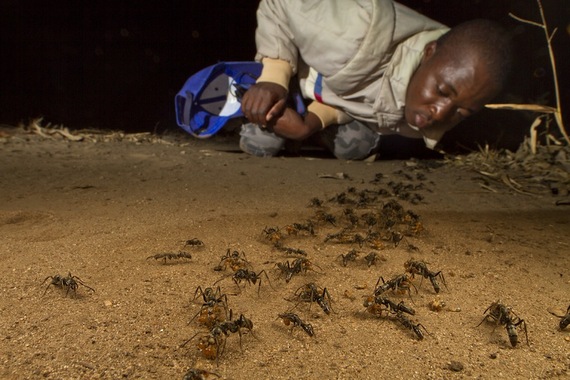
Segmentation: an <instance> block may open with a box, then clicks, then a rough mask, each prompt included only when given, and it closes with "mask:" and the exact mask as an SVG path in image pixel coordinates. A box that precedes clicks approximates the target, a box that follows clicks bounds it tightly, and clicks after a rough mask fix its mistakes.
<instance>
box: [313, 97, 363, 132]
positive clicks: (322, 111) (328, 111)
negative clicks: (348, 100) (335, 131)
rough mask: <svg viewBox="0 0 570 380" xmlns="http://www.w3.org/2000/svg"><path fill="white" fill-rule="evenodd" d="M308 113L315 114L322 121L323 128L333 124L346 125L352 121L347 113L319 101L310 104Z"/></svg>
mask: <svg viewBox="0 0 570 380" xmlns="http://www.w3.org/2000/svg"><path fill="white" fill-rule="evenodd" d="M307 111H309V112H312V113H314V114H315V115H316V116H317V117H318V118H319V120H321V123H322V124H323V128H325V127H328V126H329V125H332V124H346V123H348V122H350V121H352V118H351V117H350V116H348V115H347V114H346V113H344V112H342V111H340V110H338V109H336V108H334V107H331V106H328V105H326V104H323V103H319V102H317V101H314V102H312V103H311V104H309V106H308V107H307Z"/></svg>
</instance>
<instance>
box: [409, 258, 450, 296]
mask: <svg viewBox="0 0 570 380" xmlns="http://www.w3.org/2000/svg"><path fill="white" fill-rule="evenodd" d="M404 268H406V272H408V273H410V274H411V275H412V278H413V277H414V276H415V275H416V274H419V275H421V276H423V277H424V278H428V279H429V280H430V282H431V284H432V286H433V290H435V292H436V293H439V291H440V289H441V288H440V286H439V283H438V282H437V279H438V278H439V279H440V280H441V282H442V283H443V285H444V286H445V288H446V289H447V284H446V282H445V277H443V273H441V271H439V272H432V271H431V270H429V269H428V267H427V264H426V263H425V261H416V260H413V259H410V260H408V261H406V262H405V263H404ZM420 286H421V285H420Z"/></svg>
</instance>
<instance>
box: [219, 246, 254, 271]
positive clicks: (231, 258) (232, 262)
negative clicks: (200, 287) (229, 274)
mask: <svg viewBox="0 0 570 380" xmlns="http://www.w3.org/2000/svg"><path fill="white" fill-rule="evenodd" d="M248 266H250V264H249V261H247V259H246V258H245V252H241V253H240V252H238V251H232V250H231V249H229V248H228V250H227V251H226V254H225V255H224V256H222V257H221V259H220V263H219V264H218V265H217V266H216V267H214V270H215V271H223V270H225V269H227V268H228V267H230V269H231V270H233V271H234V272H235V271H237V270H239V269H243V268H246V267H248Z"/></svg>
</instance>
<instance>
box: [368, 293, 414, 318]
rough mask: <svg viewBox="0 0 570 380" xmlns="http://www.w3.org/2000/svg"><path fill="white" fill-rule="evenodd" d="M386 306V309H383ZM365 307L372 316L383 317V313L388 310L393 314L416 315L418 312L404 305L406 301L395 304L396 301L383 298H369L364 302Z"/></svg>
mask: <svg viewBox="0 0 570 380" xmlns="http://www.w3.org/2000/svg"><path fill="white" fill-rule="evenodd" d="M382 306H384V309H383V308H382ZM364 307H365V308H366V311H368V312H369V313H370V314H374V315H378V316H382V311H384V310H386V311H389V312H392V313H396V314H397V313H407V314H410V315H415V314H416V311H415V310H414V309H412V308H411V307H409V306H406V305H404V301H400V302H399V303H395V302H394V301H392V300H390V299H388V298H385V297H381V296H368V297H366V299H365V300H364Z"/></svg>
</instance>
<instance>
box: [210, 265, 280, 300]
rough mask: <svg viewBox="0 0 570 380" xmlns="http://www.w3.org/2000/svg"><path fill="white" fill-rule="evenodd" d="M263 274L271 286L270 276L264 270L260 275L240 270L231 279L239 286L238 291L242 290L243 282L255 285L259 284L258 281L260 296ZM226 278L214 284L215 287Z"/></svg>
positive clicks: (247, 270) (251, 271)
mask: <svg viewBox="0 0 570 380" xmlns="http://www.w3.org/2000/svg"><path fill="white" fill-rule="evenodd" d="M262 273H263V274H264V275H265V278H266V279H267V282H269V285H270V286H271V281H269V276H268V275H267V272H265V270H264V269H262V270H261V271H260V272H259V273H255V272H254V271H253V270H249V269H238V270H236V271H235V273H234V274H233V275H232V276H231V277H232V280H233V281H234V282H235V284H236V285H237V287H238V289H240V290H241V288H240V286H239V285H240V283H241V282H242V281H246V282H247V283H249V284H254V285H255V284H256V283H257V281H259V285H258V286H257V294H259V290H260V289H261V274H262ZM226 277H227V276H226ZM226 277H222V278H220V279H219V280H218V281H216V282H214V285H216V284H217V283H218V282H220V281H222V280H223V279H224V278H226Z"/></svg>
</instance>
